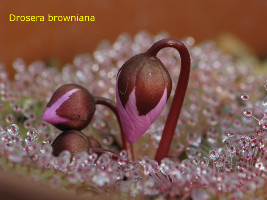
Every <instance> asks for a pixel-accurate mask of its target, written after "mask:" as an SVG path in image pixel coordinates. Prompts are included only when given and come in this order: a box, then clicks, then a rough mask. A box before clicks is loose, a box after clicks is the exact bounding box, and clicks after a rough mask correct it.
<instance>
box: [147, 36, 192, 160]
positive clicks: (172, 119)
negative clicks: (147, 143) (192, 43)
mask: <svg viewBox="0 0 267 200" xmlns="http://www.w3.org/2000/svg"><path fill="white" fill-rule="evenodd" d="M165 47H173V48H175V49H176V50H177V51H178V52H179V54H180V57H181V71H180V75H179V80H178V83H177V86H176V89H175V94H174V97H173V101H172V104H171V107H170V111H169V114H168V116H167V120H166V123H165V126H164V129H163V132H162V137H161V140H160V143H159V146H158V149H157V152H156V156H155V160H156V161H157V162H158V163H160V161H161V160H162V159H163V158H164V157H166V156H167V155H168V152H169V150H170V147H171V142H172V139H173V136H174V132H175V128H176V125H177V122H178V119H179V115H180V112H181V108H182V106H183V102H184V97H185V92H186V89H187V85H188V81H189V75H190V55H189V52H188V50H187V48H186V46H185V45H184V44H183V43H182V42H180V41H178V40H175V39H171V38H167V39H163V40H160V41H158V42H156V43H155V44H153V45H152V46H151V47H150V48H149V49H148V50H147V52H146V54H147V55H149V56H154V57H156V55H157V53H158V52H159V51H160V50H161V49H163V48H165Z"/></svg>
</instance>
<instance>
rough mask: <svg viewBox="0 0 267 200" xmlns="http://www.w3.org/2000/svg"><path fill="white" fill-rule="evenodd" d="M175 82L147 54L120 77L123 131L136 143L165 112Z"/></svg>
mask: <svg viewBox="0 0 267 200" xmlns="http://www.w3.org/2000/svg"><path fill="white" fill-rule="evenodd" d="M171 88H172V81H171V78H170V75H169V73H168V71H167V69H166V68H165V67H164V65H163V63H162V62H161V61H160V60H159V59H158V58H157V57H155V56H150V55H147V54H146V53H143V54H139V55H136V56H134V57H132V58H131V59H129V60H128V61H127V62H126V63H125V64H124V65H123V66H122V67H121V69H120V71H119V72H118V76H117V88H116V89H117V91H116V97H117V105H118V112H119V115H120V119H121V123H122V128H123V131H124V132H125V134H126V136H127V139H128V141H129V142H130V143H134V142H135V141H136V140H137V139H138V138H139V137H140V136H141V135H143V134H144V133H145V131H146V130H147V129H148V128H149V126H150V125H151V124H152V123H153V122H154V121H155V120H156V118H157V117H158V116H159V114H160V113H161V111H162V110H163V108H164V106H165V104H166V102H167V100H168V98H169V96H170V93H171Z"/></svg>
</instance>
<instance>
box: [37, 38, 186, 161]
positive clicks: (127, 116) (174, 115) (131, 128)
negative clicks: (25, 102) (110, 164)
mask: <svg viewBox="0 0 267 200" xmlns="http://www.w3.org/2000/svg"><path fill="white" fill-rule="evenodd" d="M166 47H173V48H175V49H177V50H178V51H179V53H180V55H181V75H180V78H179V81H178V84H177V88H176V91H175V95H174V99H173V104H172V106H171V108H170V113H169V115H168V118H167V120H166V124H165V127H164V129H163V135H162V140H161V142H160V144H159V147H158V151H157V154H156V158H155V159H156V160H157V161H158V162H160V161H161V160H162V159H163V158H164V157H166V156H167V154H168V151H169V149H170V146H171V142H172V138H173V136H174V132H175V128H176V124H177V122H178V118H179V115H180V111H181V108H182V105H183V101H184V96H185V92H186V89H187V85H188V81H189V75H190V56H189V52H188V50H187V48H186V47H185V45H184V44H183V43H182V42H180V41H178V40H175V39H171V38H168V39H163V40H160V41H158V42H156V43H155V44H154V45H152V46H151V47H150V48H149V49H148V51H147V52H146V53H142V54H138V55H136V56H134V57H132V58H130V59H129V60H128V61H126V62H125V64H124V65H123V66H122V67H121V68H120V70H119V72H118V75H117V84H116V98H117V107H118V108H115V107H114V106H113V107H112V109H113V111H114V112H115V113H116V114H117V113H118V114H119V124H120V125H121V128H122V129H121V131H123V132H122V140H123V143H124V145H123V147H124V149H126V150H127V152H128V155H131V159H132V158H133V154H132V150H131V148H127V147H131V145H130V144H132V143H134V142H136V141H137V140H138V138H139V137H140V136H142V135H143V134H144V133H145V132H146V131H147V130H148V128H149V127H150V125H151V124H152V123H153V122H154V121H155V120H156V119H157V117H158V116H159V115H160V113H161V112H162V110H163V108H164V106H165V105H166V103H167V100H168V98H169V96H170V93H171V89H172V80H171V78H170V75H169V73H168V71H167V69H166V68H165V66H164V64H163V63H162V62H161V61H160V60H159V59H158V58H157V57H156V55H157V53H158V52H159V51H160V50H161V49H163V48H166ZM101 100H102V101H101ZM103 100H104V99H100V98H97V102H103ZM105 102H108V101H105ZM106 104H107V103H106ZM109 105H112V103H110V104H109ZM109 107H110V106H109ZM94 112H95V100H94V97H93V96H92V95H91V94H90V93H89V92H88V91H86V90H85V89H84V88H82V87H81V86H78V85H75V84H68V85H64V86H62V87H60V88H59V89H58V90H57V91H56V92H55V93H54V95H53V96H52V98H51V100H50V102H49V103H48V105H47V108H46V110H45V112H44V115H43V117H42V120H44V121H46V122H49V123H51V124H53V125H54V126H56V127H57V128H59V129H61V130H71V129H74V130H76V129H77V130H81V129H83V128H85V126H87V125H88V124H89V122H90V120H91V118H92V116H93V114H94ZM124 134H125V136H124ZM64 135H66V136H67V134H64ZM62 137H63V136H62ZM125 137H126V139H127V141H128V142H129V143H130V144H128V145H126V144H125V143H127V141H125ZM60 138H61V137H60ZM56 141H57V144H60V142H58V141H59V139H57V140H56ZM60 141H63V140H62V139H61V140H60ZM88 141H89V140H88ZM81 143H83V141H82V140H81ZM70 144H71V147H72V148H73V143H71V142H70ZM75 144H76V143H75ZM76 145H77V146H79V143H77V144H76ZM82 146H84V145H82ZM88 146H89V145H88ZM53 147H55V145H53ZM64 147H65V148H66V149H65V150H70V149H67V146H66V145H65V146H64ZM125 147H126V148H125ZM72 148H71V149H72ZM77 149H81V150H82V149H83V150H84V148H77ZM88 149H90V148H88ZM77 152H79V151H77ZM87 152H88V151H87ZM58 154H59V153H57V155H58Z"/></svg>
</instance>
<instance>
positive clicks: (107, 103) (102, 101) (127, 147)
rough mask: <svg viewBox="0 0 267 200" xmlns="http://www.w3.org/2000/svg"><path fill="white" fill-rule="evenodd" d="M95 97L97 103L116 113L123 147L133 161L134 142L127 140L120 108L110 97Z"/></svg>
mask: <svg viewBox="0 0 267 200" xmlns="http://www.w3.org/2000/svg"><path fill="white" fill-rule="evenodd" d="M94 98H95V103H96V104H100V105H104V106H107V107H108V108H109V109H110V110H111V111H112V112H113V113H114V114H115V116H116V118H117V120H118V122H119V125H120V131H121V138H122V145H123V149H125V150H126V151H127V155H128V158H129V159H130V160H131V161H133V160H134V153H133V147H132V144H130V143H129V142H128V141H127V140H126V137H125V134H124V132H123V130H122V126H121V121H120V117H119V113H118V109H117V106H116V104H115V103H114V102H113V101H111V100H110V99H107V98H104V97H94Z"/></svg>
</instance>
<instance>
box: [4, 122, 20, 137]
mask: <svg viewBox="0 0 267 200" xmlns="http://www.w3.org/2000/svg"><path fill="white" fill-rule="evenodd" d="M7 132H8V133H9V134H10V135H13V136H16V135H18V134H19V127H18V126H17V125H16V124H11V125H10V126H9V127H8V128H7Z"/></svg>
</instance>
